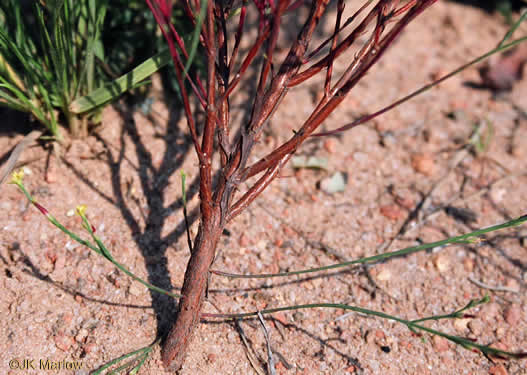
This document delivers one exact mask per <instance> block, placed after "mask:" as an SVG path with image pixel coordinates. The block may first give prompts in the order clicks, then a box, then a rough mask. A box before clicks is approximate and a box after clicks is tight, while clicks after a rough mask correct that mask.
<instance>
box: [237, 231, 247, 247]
mask: <svg viewBox="0 0 527 375" xmlns="http://www.w3.org/2000/svg"><path fill="white" fill-rule="evenodd" d="M238 245H240V246H242V247H247V246H249V237H247V235H246V234H245V233H242V235H241V236H240V239H239V240H238Z"/></svg>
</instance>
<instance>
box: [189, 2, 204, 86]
mask: <svg viewBox="0 0 527 375" xmlns="http://www.w3.org/2000/svg"><path fill="white" fill-rule="evenodd" d="M208 1H209V0H202V1H201V2H200V11H199V15H198V19H197V20H196V27H195V28H194V31H193V32H192V41H191V44H190V51H189V54H188V59H187V62H186V63H185V69H184V70H183V80H184V79H185V78H186V76H187V72H188V70H189V69H190V66H191V65H192V61H193V60H194V57H195V56H196V51H197V50H198V44H199V36H200V34H201V28H202V27H203V20H204V19H205V14H206V13H207V5H208Z"/></svg>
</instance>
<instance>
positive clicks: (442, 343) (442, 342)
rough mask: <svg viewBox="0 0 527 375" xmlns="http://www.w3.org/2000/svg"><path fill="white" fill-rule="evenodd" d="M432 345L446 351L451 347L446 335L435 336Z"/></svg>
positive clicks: (439, 350)
mask: <svg viewBox="0 0 527 375" xmlns="http://www.w3.org/2000/svg"><path fill="white" fill-rule="evenodd" d="M432 345H433V346H434V349H435V350H436V351H437V352H440V353H442V352H446V351H447V350H448V349H449V345H448V340H447V339H445V338H444V337H440V336H434V338H433V339H432Z"/></svg>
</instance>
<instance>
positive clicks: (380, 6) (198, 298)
mask: <svg viewBox="0 0 527 375" xmlns="http://www.w3.org/2000/svg"><path fill="white" fill-rule="evenodd" d="M147 1H148V2H149V5H151V4H150V3H151V1H153V0H147ZM159 1H160V2H161V3H164V4H165V5H166V4H167V3H165V1H164V0H159ZM203 1H207V15H206V22H205V25H204V28H203V30H202V31H201V37H200V40H201V42H202V45H203V47H204V48H205V51H206V54H207V81H206V82H207V86H206V90H204V89H203V87H202V85H201V82H200V81H199V80H196V82H197V83H198V85H199V87H200V90H199V91H200V92H202V93H203V94H205V92H206V98H205V99H202V100H203V101H205V103H204V104H205V105H204V107H205V109H206V118H205V124H204V129H203V135H202V137H201V139H199V137H198V134H197V130H196V123H195V120H194V114H193V113H192V110H191V108H190V104H189V97H188V93H187V91H186V90H185V88H184V85H183V80H184V78H185V77H183V64H182V62H181V59H180V58H179V55H178V51H177V49H176V46H175V44H176V43H174V37H173V35H170V34H169V33H168V31H167V30H166V28H165V27H166V23H167V19H168V18H167V15H166V10H165V13H163V9H164V8H158V9H153V10H152V11H153V12H154V14H156V11H157V12H158V14H157V16H156V20H158V22H160V24H161V25H162V26H165V27H162V31H163V33H164V35H165V37H166V39H167V41H168V43H169V46H170V49H171V51H172V55H173V58H174V60H175V61H174V62H175V67H176V68H175V71H176V77H177V79H178V83H179V85H180V88H181V91H182V96H183V105H184V109H185V115H186V117H187V121H188V123H189V127H190V131H191V134H192V139H193V142H194V146H195V149H196V152H197V156H198V160H199V167H200V171H199V173H200V213H201V221H200V224H199V230H198V235H197V237H196V240H195V242H194V247H193V249H192V254H191V257H190V260H189V263H188V266H187V269H186V272H185V279H184V283H183V288H182V291H181V293H182V297H181V299H180V301H179V307H178V315H177V318H176V322H175V324H174V326H173V327H172V329H171V331H170V333H169V335H168V337H167V340H166V343H165V346H164V348H163V352H162V359H163V362H164V364H165V365H166V366H167V367H168V368H170V369H172V370H177V369H179V368H180V367H181V365H182V363H183V360H184V355H185V353H186V350H187V347H188V345H189V344H190V341H191V338H192V333H193V331H194V329H195V326H196V325H197V324H198V322H199V319H200V314H201V309H202V305H203V300H204V296H205V293H206V290H207V283H208V277H209V270H210V266H211V264H212V262H213V260H214V256H215V252H216V247H217V244H218V241H219V239H220V236H221V233H222V230H223V228H224V227H225V225H226V224H227V223H228V222H229V221H230V220H232V219H233V218H234V217H236V216H237V215H238V214H240V213H241V212H242V211H243V210H244V209H245V208H246V207H247V206H248V205H249V204H250V203H251V202H252V201H253V200H254V199H255V198H256V197H258V196H259V195H260V194H261V193H262V192H263V191H264V190H265V188H266V187H267V186H268V185H269V184H270V183H271V182H272V181H273V180H274V179H275V178H276V177H277V176H278V175H279V172H280V169H281V168H282V166H283V165H285V163H287V161H288V160H289V159H290V157H291V155H292V154H293V153H294V152H295V151H296V149H297V148H298V146H299V145H300V144H301V143H302V142H303V141H305V139H306V138H307V137H308V136H310V135H311V134H312V133H313V132H314V131H315V130H316V129H317V128H318V127H319V126H320V124H321V123H322V122H323V121H324V120H325V119H326V118H327V117H328V116H329V115H330V114H331V113H332V112H333V110H334V109H335V108H336V107H337V106H338V105H339V104H340V103H341V102H342V101H343V100H344V98H345V96H346V95H347V94H348V93H349V91H350V90H351V89H352V88H353V87H354V86H355V85H356V83H357V82H358V81H359V80H360V79H361V78H362V77H363V76H364V75H365V74H366V72H367V71H368V70H369V68H370V67H371V66H373V65H374V64H375V63H376V62H377V61H378V59H379V58H380V56H381V55H382V54H383V53H384V51H385V50H386V49H387V47H388V46H389V45H390V44H391V43H392V42H393V41H394V40H395V38H396V37H397V36H398V35H399V34H400V32H401V31H402V30H403V28H404V27H405V26H406V25H407V24H408V23H409V22H410V21H411V20H412V19H413V18H414V17H415V16H416V15H417V14H419V13H420V12H422V11H423V10H424V9H425V8H427V7H428V6H430V5H431V4H432V3H434V2H435V1H437V0H421V1H419V0H412V1H410V2H409V3H407V4H405V5H404V6H403V7H401V8H400V9H396V8H397V5H398V3H399V1H398V0H378V2H377V5H376V6H375V7H374V8H373V9H372V10H371V11H370V12H369V13H368V14H367V15H366V16H365V18H364V19H363V20H362V22H360V23H359V25H358V26H357V27H356V28H355V29H354V30H353V31H352V32H351V33H350V34H349V35H348V36H347V37H346V38H345V39H344V40H343V41H342V42H341V43H337V38H338V36H339V32H340V31H341V30H342V29H343V28H342V27H340V23H341V15H342V11H343V7H344V2H343V1H341V0H339V6H338V16H337V21H336V25H335V28H334V30H335V31H334V35H333V36H332V37H331V38H330V39H331V41H332V43H331V47H330V51H329V52H328V55H327V56H325V57H323V58H322V59H321V60H320V61H319V62H318V63H317V64H314V65H313V66H312V67H311V68H309V69H307V70H306V71H304V72H303V73H300V74H299V73H298V72H299V70H300V67H301V66H302V64H303V63H304V62H305V56H306V53H307V51H308V48H309V44H310V42H311V39H312V36H313V32H314V30H315V28H316V26H317V24H318V22H319V21H320V19H321V17H322V16H323V14H324V13H325V11H326V7H327V5H328V3H329V1H330V0H316V1H313V2H312V3H311V9H310V12H309V15H308V17H307V20H306V21H305V23H304V26H303V28H302V30H301V31H300V32H299V34H298V37H297V39H296V41H295V42H294V43H293V44H292V46H291V48H290V50H289V53H288V55H287V57H286V58H285V59H284V61H283V63H282V64H281V65H280V68H279V69H278V72H277V73H276V75H273V69H272V64H273V53H274V51H275V48H276V45H277V40H278V35H279V31H280V28H281V17H282V15H283V13H284V12H286V11H287V9H288V8H290V6H291V1H290V0H280V1H278V2H272V1H270V0H262V1H261V2H260V3H259V4H260V8H261V9H260V8H259V10H260V11H261V14H260V17H261V18H260V21H261V23H260V26H261V29H260V30H259V35H258V38H257V39H256V41H254V44H253V45H252V48H250V50H249V52H248V53H247V55H246V57H245V59H244V60H243V62H242V64H241V68H240V69H239V71H238V73H237V74H236V75H235V76H234V79H233V80H232V81H229V79H230V74H231V70H232V67H233V66H234V61H233V59H235V57H236V56H237V54H238V47H239V43H240V40H241V37H242V35H243V22H244V20H245V9H246V8H245V4H246V3H245V2H244V3H243V7H242V10H241V14H240V24H241V25H239V27H238V29H237V32H236V39H235V46H234V50H233V51H232V54H231V60H230V61H227V58H228V56H229V54H228V48H227V47H228V45H227V42H228V38H227V36H228V35H227V30H228V28H227V27H226V19H225V15H226V14H228V10H229V9H230V6H231V5H232V3H225V4H226V8H223V6H224V5H222V4H220V3H217V2H214V1H213V0H201V1H200V0H194V2H195V4H196V5H195V8H196V9H199V4H200V2H201V3H203ZM266 1H267V2H266ZM368 3H369V2H368ZM184 4H185V8H186V11H187V13H188V12H190V6H189V3H188V1H187V2H184ZM266 7H268V10H271V11H272V16H268V15H267V14H266V11H263V10H264V9H265V8H266ZM151 8H152V7H151ZM159 9H161V11H160V10H159ZM362 10H364V8H361V10H359V12H357V13H356V14H355V15H354V17H355V16H356V15H358V13H360V12H361V11H362ZM160 13H163V14H162V15H163V17H161V15H160ZM403 13H406V14H404V16H403V17H402V18H401V19H400V20H399V21H398V22H397V23H396V24H395V25H394V26H393V27H392V28H391V29H390V30H389V31H388V32H387V33H386V34H387V35H386V36H385V37H384V38H381V36H382V34H383V32H384V31H385V28H386V25H387V24H388V23H389V22H391V21H393V18H394V16H395V15H400V14H403ZM190 14H192V12H190ZM346 23H347V22H346ZM372 23H373V24H374V30H373V32H372V33H371V35H370V37H369V39H368V42H367V43H366V44H365V45H364V46H362V48H361V49H360V51H359V53H358V54H357V55H356V58H355V59H354V60H353V61H352V62H351V63H350V64H349V65H348V67H347V69H346V70H345V71H344V72H343V73H342V74H340V77H339V79H338V81H337V83H336V84H335V85H334V86H333V87H332V85H331V80H332V75H333V73H334V72H333V61H334V60H335V59H336V58H337V57H338V56H339V55H340V54H342V53H343V52H344V51H345V50H347V49H348V48H349V47H350V46H351V44H352V43H353V42H354V41H355V40H356V39H357V37H358V36H359V35H361V34H362V33H364V32H365V31H366V30H367V28H368V27H370V26H371V24H372ZM344 26H346V25H344ZM169 30H172V29H169ZM172 33H175V31H172ZM176 42H177V41H176ZM265 42H267V48H266V51H265V55H266V57H267V60H265V61H264V63H263V65H262V68H261V71H260V77H259V83H258V87H257V92H256V97H255V98H254V104H253V107H252V113H251V118H250V120H249V122H248V123H247V124H244V125H242V127H241V129H240V136H239V137H238V138H237V139H235V140H234V141H233V142H232V143H230V141H229V110H230V108H229V103H228V98H229V96H230V95H231V94H232V93H233V91H234V89H235V88H236V87H237V86H238V83H239V82H240V79H241V76H242V74H243V73H245V72H246V71H247V69H248V68H249V66H250V65H251V63H252V62H253V61H254V60H255V58H256V57H258V56H259V54H261V53H263V52H262V46H263V44H264V43H265ZM323 68H327V69H328V71H327V74H326V81H325V85H324V88H323V91H324V93H325V95H324V96H323V98H322V99H321V101H320V102H319V103H318V105H317V106H316V108H315V109H314V110H313V112H312V113H311V115H310V116H309V118H308V119H307V120H306V121H305V122H304V124H303V125H302V126H301V127H300V129H299V130H298V131H297V132H296V133H295V135H294V136H293V137H292V138H291V139H290V140H289V141H287V142H285V143H284V144H283V145H281V146H280V147H278V148H276V149H275V150H274V151H272V152H271V153H270V154H268V155H267V156H265V157H264V158H262V159H260V160H259V161H257V162H256V163H255V164H253V165H251V166H249V167H247V161H248V158H249V155H250V153H251V151H252V149H253V147H254V145H255V143H256V142H257V140H258V137H259V135H260V133H261V131H262V128H263V126H264V125H265V124H266V123H267V120H268V119H269V118H270V117H271V116H272V114H273V112H274V111H275V110H276V108H277V106H278V105H279V103H280V101H281V100H282V99H283V97H284V96H285V95H286V94H287V90H288V87H291V86H293V85H295V84H298V83H300V82H303V81H305V80H306V79H308V78H309V77H311V76H313V75H314V74H316V73H318V72H319V71H320V70H322V69H323ZM194 91H195V93H196V94H197V95H198V92H199V91H198V90H196V89H194ZM203 97H205V95H203ZM200 101H201V100H200ZM202 104H203V102H202ZM216 130H218V132H217V134H218V141H219V147H220V148H221V150H220V155H221V169H220V172H221V173H220V179H219V181H218V183H217V184H216V186H214V185H213V183H212V172H213V171H212V165H211V160H212V156H213V153H214V152H215V151H217V150H215V148H214V138H215V136H216ZM261 172H263V174H262V175H261V176H259V178H258V179H257V181H256V182H255V183H253V184H252V186H251V187H249V189H248V190H247V191H246V192H245V193H244V194H243V195H242V196H241V197H240V198H239V199H238V200H237V201H235V202H234V203H233V204H232V202H233V201H234V196H235V194H236V191H237V190H238V188H239V186H240V184H241V183H242V182H244V181H246V180H247V179H248V178H250V177H252V176H254V175H256V174H258V173H261Z"/></svg>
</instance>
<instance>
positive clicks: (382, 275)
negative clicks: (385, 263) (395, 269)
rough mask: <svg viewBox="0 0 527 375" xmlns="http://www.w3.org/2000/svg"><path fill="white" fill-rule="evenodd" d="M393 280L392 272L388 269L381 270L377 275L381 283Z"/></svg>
mask: <svg viewBox="0 0 527 375" xmlns="http://www.w3.org/2000/svg"><path fill="white" fill-rule="evenodd" d="M391 278H392V272H391V271H390V270H389V269H387V268H383V269H381V270H380V272H379V273H378V274H377V280H379V281H388V280H390V279H391Z"/></svg>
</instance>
